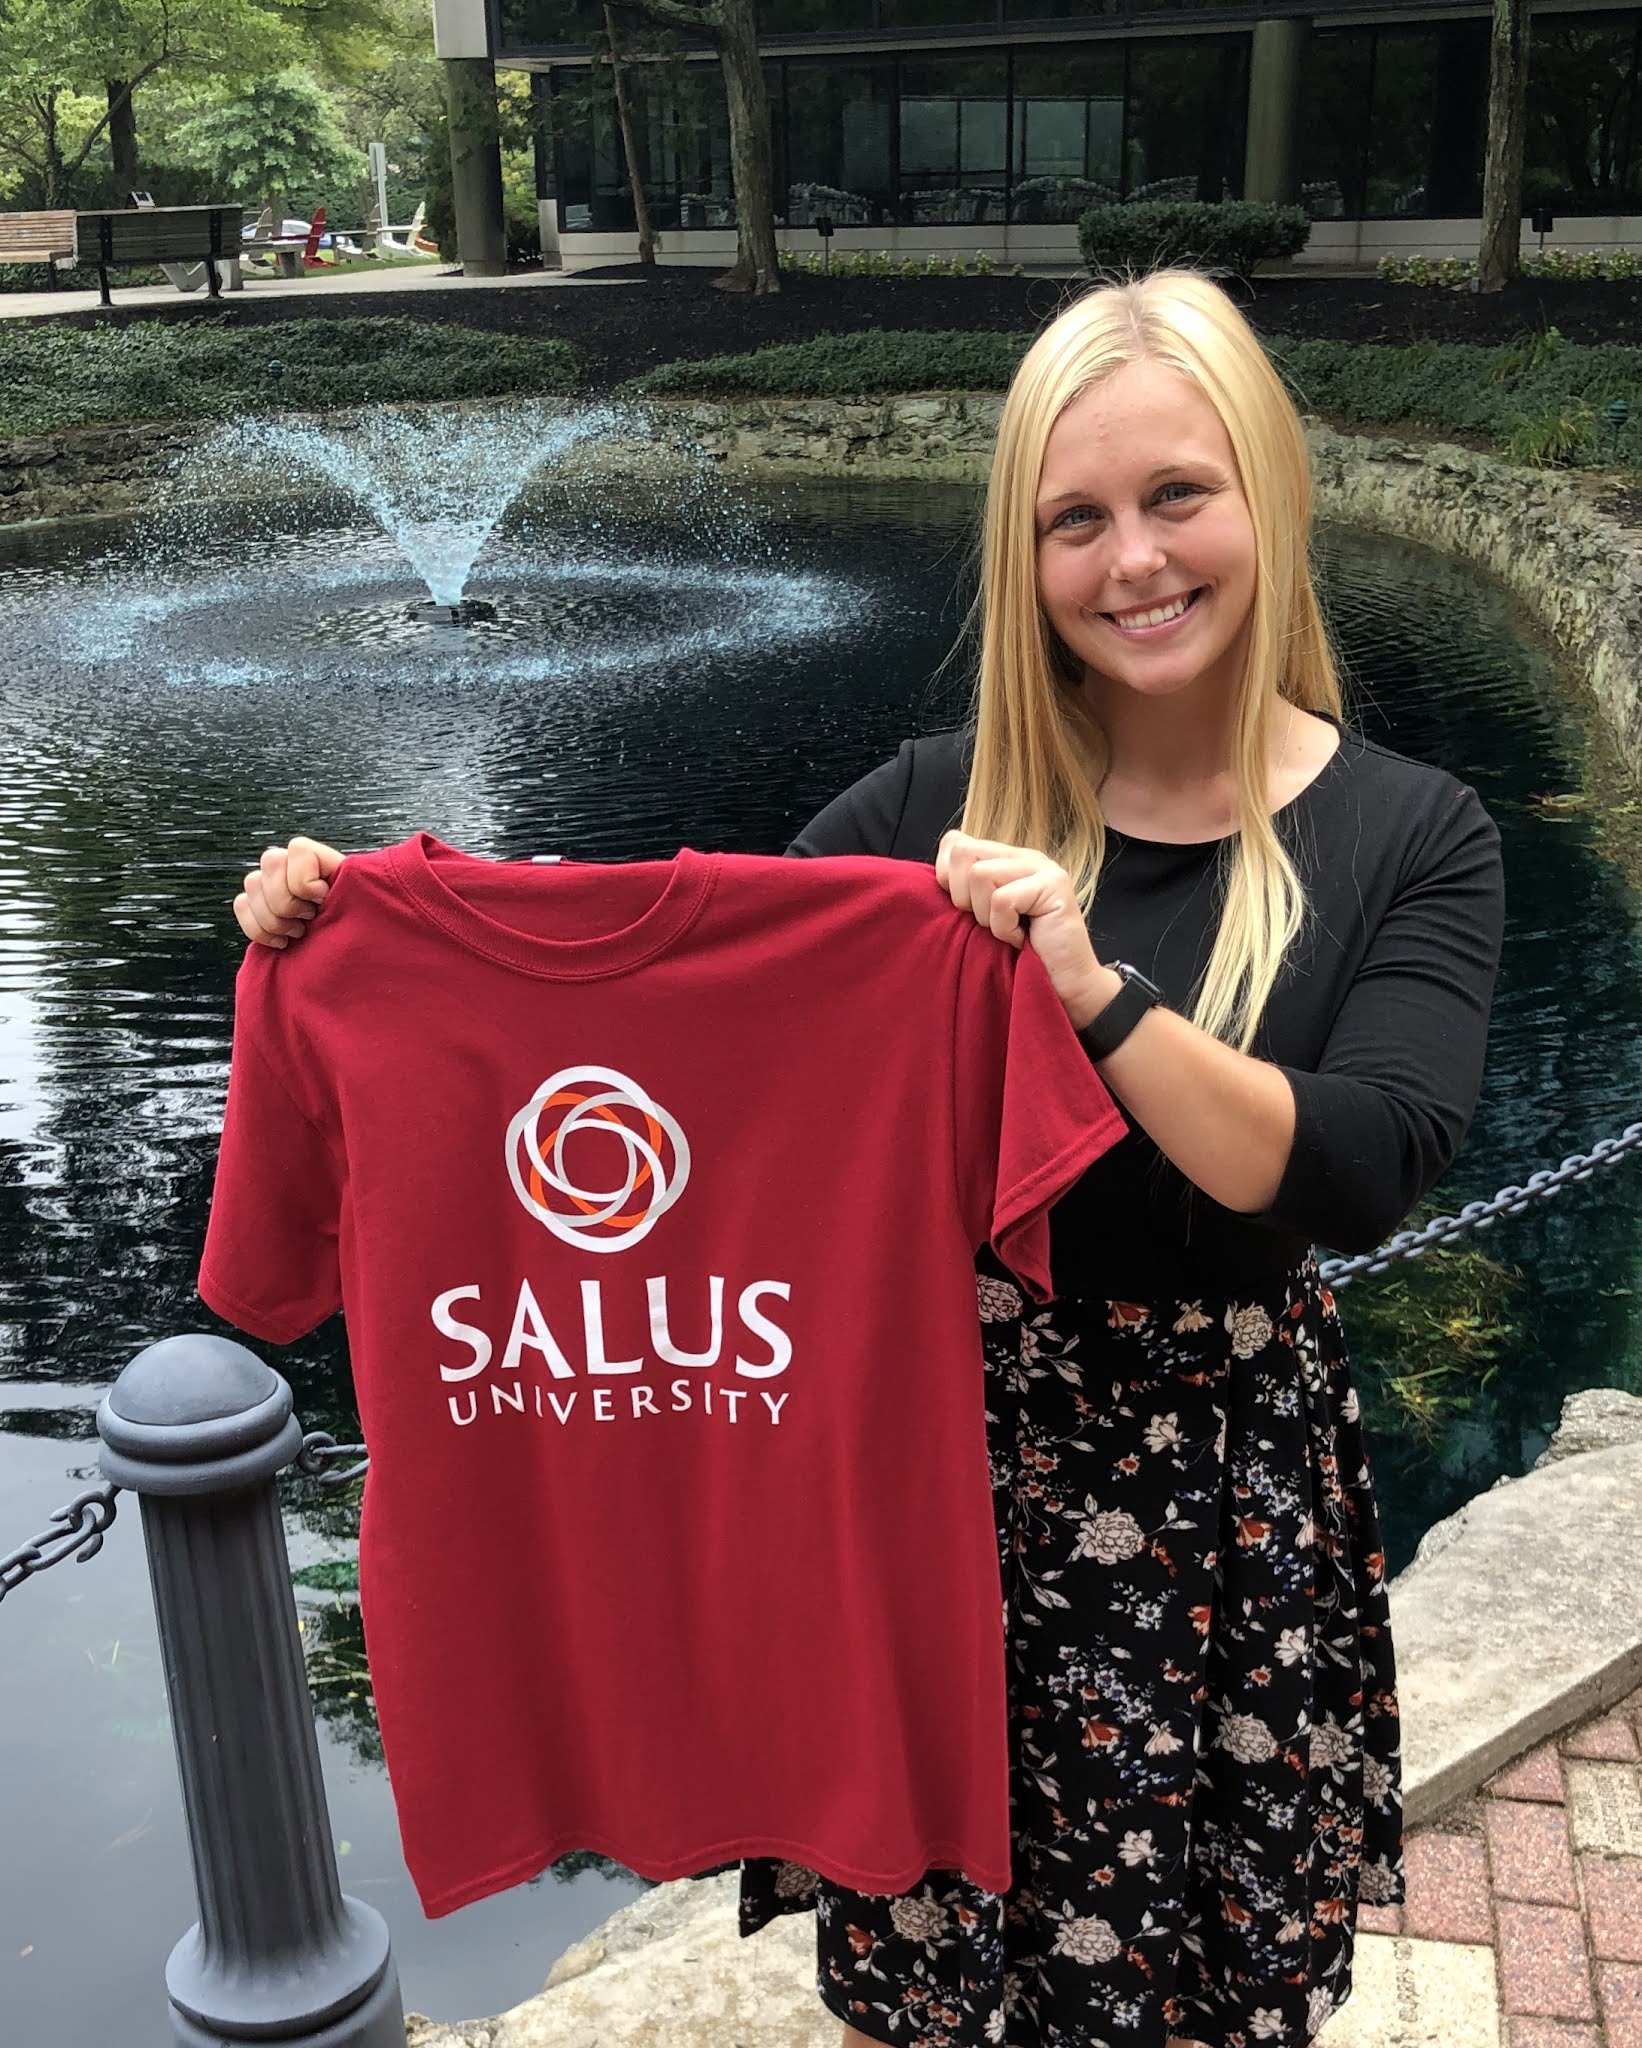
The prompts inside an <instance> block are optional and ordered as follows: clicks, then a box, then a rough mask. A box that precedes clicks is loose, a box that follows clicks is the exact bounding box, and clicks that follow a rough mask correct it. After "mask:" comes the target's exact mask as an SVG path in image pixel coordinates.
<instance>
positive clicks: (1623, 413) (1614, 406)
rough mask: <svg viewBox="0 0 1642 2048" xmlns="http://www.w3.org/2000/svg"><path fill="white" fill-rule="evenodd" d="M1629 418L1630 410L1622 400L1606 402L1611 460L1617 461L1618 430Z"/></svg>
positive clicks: (1611, 399) (1613, 399)
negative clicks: (1611, 446) (1611, 437)
mask: <svg viewBox="0 0 1642 2048" xmlns="http://www.w3.org/2000/svg"><path fill="white" fill-rule="evenodd" d="M1630 416H1631V409H1630V407H1629V406H1628V405H1627V404H1626V402H1625V400H1624V399H1623V398H1610V399H1609V400H1608V425H1609V426H1610V427H1612V428H1613V459H1614V461H1615V462H1617V461H1618V460H1619V430H1620V428H1621V427H1622V426H1623V425H1624V424H1625V422H1626V421H1627V420H1628V419H1629V418H1630Z"/></svg>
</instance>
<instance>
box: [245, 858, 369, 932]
mask: <svg viewBox="0 0 1642 2048" xmlns="http://www.w3.org/2000/svg"><path fill="white" fill-rule="evenodd" d="M341 865H342V855H341V854H340V853H338V852H337V850H336V848H335V847H334V846H327V845H325V843H324V842H323V841H322V840H319V839H302V838H297V839H293V840H292V841H291V843H290V845H289V846H270V847H269V849H268V851H267V852H266V853H265V854H264V855H263V856H262V860H261V862H260V863H259V865H258V866H256V867H254V868H253V869H252V870H251V872H250V873H249V874H248V875H247V876H246V877H245V887H244V888H243V889H242V890H241V891H240V893H239V894H238V895H237V896H236V897H235V898H234V915H235V917H237V918H238V919H239V928H240V930H241V931H242V932H244V934H245V936H246V937H247V938H248V939H250V940H251V941H252V942H253V943H254V944H256V945H258V946H273V947H274V948H275V949H276V950H281V949H283V948H284V947H286V946H288V945H289V944H290V943H291V941H292V940H293V939H300V938H301V936H302V934H303V933H304V932H305V931H306V930H307V929H308V926H309V923H310V922H311V920H312V919H313V917H314V915H315V913H316V912H317V911H318V909H319V906H320V905H321V904H322V903H323V902H324V901H325V898H326V897H327V896H328V895H329V894H330V886H331V885H330V881H329V877H330V876H332V875H334V874H335V873H336V871H337V869H338V868H339V867H341Z"/></svg>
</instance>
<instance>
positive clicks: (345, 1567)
mask: <svg viewBox="0 0 1642 2048" xmlns="http://www.w3.org/2000/svg"><path fill="white" fill-rule="evenodd" d="M291 1584H292V1585H293V1586H308V1587H311V1588H312V1589H313V1590H314V1591H315V1592H319V1593H357V1592H358V1591H359V1559H358V1558H357V1557H328V1558H326V1559H325V1560H324V1562H323V1563H321V1564H305V1565H304V1566H303V1567H302V1569H301V1570H300V1571H295V1572H292V1574H291Z"/></svg>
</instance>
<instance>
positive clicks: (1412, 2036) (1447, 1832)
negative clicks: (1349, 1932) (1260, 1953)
mask: <svg viewBox="0 0 1642 2048" xmlns="http://www.w3.org/2000/svg"><path fill="white" fill-rule="evenodd" d="M1403 1846H1404V1856H1405V1859H1406V1863H1407V1869H1408V1898H1407V1901H1406V1903H1405V1904H1403V1905H1402V1906H1391V1907H1383V1906H1382V1907H1376V1906H1366V1907H1364V1908H1363V1909H1362V1910H1361V1911H1360V1913H1359V1915H1358V1920H1357V1926H1358V1932H1359V1935H1360V1937H1361V1938H1360V1940H1359V1942H1358V1967H1357V1971H1356V1973H1355V1974H1356V1991H1355V1993H1354V1995H1353V1997H1352V1999H1351V2000H1350V2002H1349V2004H1348V2005H1347V2006H1346V2007H1345V2009H1344V2011H1343V2012H1341V2013H1340V2014H1339V2015H1338V2016H1337V2018H1335V2019H1334V2020H1333V2021H1331V2022H1330V2023H1329V2025H1328V2027H1327V2028H1325V2029H1324V2031H1323V2033H1322V2034H1321V2035H1320V2036H1319V2037H1318V2048H1426V2044H1432V2048H1437V2044H1440V2048H1642V1691H1639V1692H1635V1693H1632V1694H1631V1696H1630V1697H1629V1699H1627V1700H1625V1701H1624V1702H1622V1704H1621V1705H1619V1706H1618V1707H1616V1708H1613V1709H1612V1710H1610V1711H1609V1712H1608V1713H1605V1714H1602V1715H1600V1716H1598V1717H1597V1718H1596V1719H1594V1720H1590V1721H1587V1722H1585V1723H1584V1724H1583V1725H1582V1726H1581V1727H1578V1728H1576V1729H1574V1730H1573V1731H1572V1732H1571V1733H1569V1734H1567V1735H1564V1736H1563V1737H1561V1739H1560V1740H1557V1741H1552V1742H1547V1743H1545V1744H1543V1745H1542V1746H1541V1747H1540V1748H1538V1749H1535V1750H1531V1751H1530V1752H1529V1753H1528V1755H1527V1756H1525V1757H1523V1758H1522V1759H1521V1760H1520V1761H1519V1762H1517V1763H1514V1764H1512V1765H1510V1766H1508V1767H1507V1768H1506V1769H1505V1770H1504V1771H1502V1772H1501V1773H1500V1774H1499V1775H1498V1776H1497V1777H1495V1778H1492V1779H1490V1780H1489V1781H1488V1783H1487V1784H1486V1785H1485V1786H1484V1787H1483V1788H1482V1790H1481V1792H1480V1793H1478V1794H1477V1795H1475V1796H1474V1797H1472V1798H1469V1799H1465V1800H1462V1801H1460V1802H1459V1804H1458V1805H1456V1806H1453V1807H1451V1808H1450V1809H1449V1810H1448V1811H1447V1812H1446V1813H1444V1814H1443V1815H1441V1816H1440V1817H1439V1818H1438V1819H1437V1820H1435V1821H1433V1822H1432V1823H1431V1824H1430V1825H1429V1826H1427V1827H1423V1828H1420V1829H1417V1830H1415V1831H1413V1832H1412V1833H1410V1834H1409V1835H1408V1836H1407V1838H1406V1840H1405V1842H1404V1845H1403Z"/></svg>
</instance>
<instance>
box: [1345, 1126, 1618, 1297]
mask: <svg viewBox="0 0 1642 2048" xmlns="http://www.w3.org/2000/svg"><path fill="white" fill-rule="evenodd" d="M1639 1144H1642V1123H1636V1124H1627V1125H1626V1126H1625V1128H1624V1130H1623V1131H1621V1132H1620V1134H1619V1136H1618V1137H1617V1138H1599V1139H1598V1140H1597V1142H1596V1143H1595V1144H1594V1145H1593V1146H1592V1147H1591V1149H1590V1151H1589V1152H1570V1153H1569V1154H1568V1156H1567V1158H1566V1159H1564V1160H1563V1162H1562V1164H1561V1165H1560V1166H1558V1167H1555V1168H1541V1170H1540V1171H1539V1172H1538V1173H1531V1174H1530V1175H1529V1176H1528V1179H1527V1181H1526V1182H1525V1183H1524V1184H1523V1186H1521V1187H1520V1188H1518V1187H1509V1188H1501V1189H1500V1191H1499V1193H1498V1194H1497V1195H1496V1196H1495V1197H1494V1199H1493V1200H1492V1201H1491V1202H1467V1203H1466V1205H1465V1207H1464V1208H1463V1209H1461V1210H1460V1212H1459V1214H1458V1215H1457V1216H1434V1217H1433V1218H1432V1219H1431V1221H1430V1222H1429V1223H1427V1224H1426V1225H1425V1226H1424V1228H1423V1229H1420V1230H1399V1231H1398V1232H1397V1234H1396V1236H1395V1237H1391V1238H1387V1240H1386V1241H1385V1243H1384V1244H1382V1245H1380V1246H1379V1247H1378V1248H1377V1249H1376V1250H1374V1251H1371V1252H1361V1253H1359V1254H1358V1256H1357V1257H1356V1258H1352V1259H1325V1260H1324V1261H1323V1263H1322V1265H1321V1266H1320V1267H1319V1268H1318V1271H1319V1273H1320V1274H1321V1276H1322V1279H1323V1282H1324V1284H1325V1285H1326V1286H1329V1287H1332V1288H1334V1289H1335V1290H1336V1291H1338V1290H1339V1289H1340V1288H1342V1287H1349V1286H1350V1284H1351V1282H1352V1281H1353V1280H1355V1279H1356V1278H1358V1276H1359V1275H1360V1274H1363V1273H1384V1272H1386V1271H1388V1270H1389V1268H1390V1267H1392V1266H1393V1265H1395V1264H1396V1263H1397V1261H1398V1260H1399V1259H1417V1258H1419V1257H1420V1256H1421V1254H1422V1253H1424V1252H1428V1251H1432V1250H1434V1249H1435V1248H1436V1247H1437V1246H1438V1245H1443V1244H1448V1243H1451V1242H1452V1240H1453V1239H1455V1238H1456V1237H1463V1236H1464V1235H1465V1233H1466V1232H1467V1231H1469V1230H1488V1229H1490V1228H1491V1227H1492V1226H1493V1225H1494V1224H1495V1223H1496V1222H1497V1221H1498V1220H1499V1218H1500V1217H1501V1216H1520V1215H1521V1214H1522V1212H1523V1211H1524V1210H1525V1209H1526V1208H1527V1207H1528V1204H1529V1203H1530V1202H1544V1201H1549V1200H1550V1198H1551V1196H1552V1195H1555V1194H1558V1193H1560V1192H1561V1190H1562V1189H1563V1188H1565V1187H1567V1185H1568V1184H1569V1182H1570V1181H1576V1180H1589V1179H1590V1177H1591V1175H1592V1174H1593V1173H1595V1171H1596V1169H1597V1168H1598V1167H1599V1166H1606V1165H1608V1164H1609V1163H1610V1162H1611V1161H1612V1160H1615V1159H1620V1158H1623V1156H1624V1155H1625V1154H1626V1153H1627V1152H1630V1151H1632V1150H1633V1149H1634V1148H1635V1147H1636V1146H1637V1145H1639Z"/></svg>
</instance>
